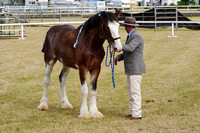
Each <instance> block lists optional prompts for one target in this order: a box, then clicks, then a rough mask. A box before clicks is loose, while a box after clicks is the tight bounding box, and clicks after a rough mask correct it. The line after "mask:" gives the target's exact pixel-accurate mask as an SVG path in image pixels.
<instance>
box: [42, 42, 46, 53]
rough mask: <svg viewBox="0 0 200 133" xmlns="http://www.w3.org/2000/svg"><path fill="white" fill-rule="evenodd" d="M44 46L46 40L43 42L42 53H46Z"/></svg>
mask: <svg viewBox="0 0 200 133" xmlns="http://www.w3.org/2000/svg"><path fill="white" fill-rule="evenodd" d="M44 45H45V40H44V42H43V44H42V50H41V51H42V53H44Z"/></svg>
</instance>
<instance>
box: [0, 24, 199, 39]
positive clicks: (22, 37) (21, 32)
mask: <svg viewBox="0 0 200 133" xmlns="http://www.w3.org/2000/svg"><path fill="white" fill-rule="evenodd" d="M81 23H84V21H73V22H48V23H13V24H0V27H1V26H20V27H21V28H20V29H19V31H20V34H21V35H20V37H21V38H20V39H22V40H24V39H25V38H24V31H25V30H24V26H31V25H39V26H40V25H63V24H81ZM136 23H155V24H157V23H171V25H172V35H171V37H175V36H174V24H179V23H188V24H189V23H190V24H191V23H198V24H200V22H191V21H136ZM0 37H1V36H0Z"/></svg>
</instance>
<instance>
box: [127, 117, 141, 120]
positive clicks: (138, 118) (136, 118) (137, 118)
mask: <svg viewBox="0 0 200 133" xmlns="http://www.w3.org/2000/svg"><path fill="white" fill-rule="evenodd" d="M141 119H142V117H130V118H129V120H141Z"/></svg>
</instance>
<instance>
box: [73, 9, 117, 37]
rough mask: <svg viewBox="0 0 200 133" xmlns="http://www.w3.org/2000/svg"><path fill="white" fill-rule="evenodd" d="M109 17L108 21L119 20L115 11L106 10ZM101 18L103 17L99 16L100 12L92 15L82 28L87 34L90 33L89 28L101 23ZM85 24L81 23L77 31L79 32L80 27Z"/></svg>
mask: <svg viewBox="0 0 200 133" xmlns="http://www.w3.org/2000/svg"><path fill="white" fill-rule="evenodd" d="M104 15H105V16H106V18H107V20H108V21H110V22H113V21H117V18H116V16H115V14H114V13H112V12H105V14H104ZM100 19H101V17H100V16H99V13H97V14H95V15H94V16H92V17H90V18H89V19H88V20H87V21H86V22H85V23H84V27H83V29H82V31H83V32H84V34H85V35H86V34H87V33H88V31H89V30H91V29H93V28H95V27H96V26H98V25H99V23H100ZM82 26H83V24H82V25H80V26H79V27H78V28H77V29H76V30H75V32H79V30H80V28H81V27H82Z"/></svg>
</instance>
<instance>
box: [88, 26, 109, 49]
mask: <svg viewBox="0 0 200 133" xmlns="http://www.w3.org/2000/svg"><path fill="white" fill-rule="evenodd" d="M87 40H88V42H89V43H90V47H91V48H99V47H102V46H103V43H104V41H105V39H104V38H103V37H102V36H101V30H96V29H92V30H91V31H90V32H88V34H87Z"/></svg>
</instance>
